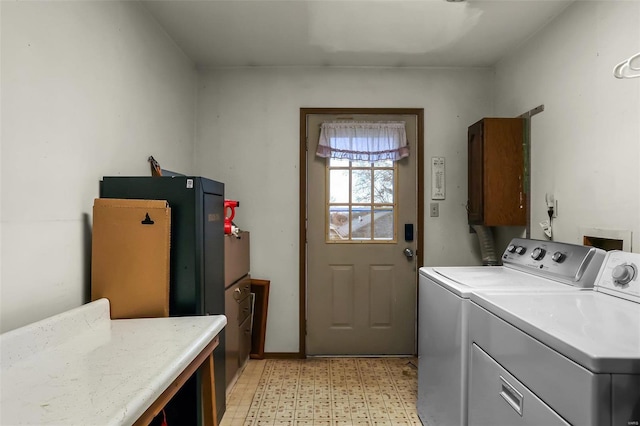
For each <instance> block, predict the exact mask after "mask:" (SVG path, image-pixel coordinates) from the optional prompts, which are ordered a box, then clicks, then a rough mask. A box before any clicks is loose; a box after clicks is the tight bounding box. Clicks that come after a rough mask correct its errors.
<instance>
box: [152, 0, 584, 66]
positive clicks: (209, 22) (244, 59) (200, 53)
mask: <svg viewBox="0 0 640 426" xmlns="http://www.w3.org/2000/svg"><path fill="white" fill-rule="evenodd" d="M571 1H572V0H534V1H531V0H491V1H482V0H477V1H476V0H468V1H466V2H460V3H449V2H447V1H445V0H360V1H355V0H204V1H203V0H199V1H191V0H160V1H155V0H154V1H149V0H144V1H143V4H144V6H145V7H146V8H147V9H148V10H149V12H151V14H152V15H153V16H154V17H155V19H157V21H158V22H159V23H160V25H161V26H162V27H164V29H165V30H166V31H167V33H168V34H169V36H170V37H171V38H173V40H175V42H176V43H177V44H178V46H180V48H182V50H183V51H184V52H185V53H186V54H187V55H188V56H189V57H190V58H191V59H192V60H193V61H194V62H195V63H196V64H197V65H198V67H201V68H209V67H246V66H359V67H362V66H365V67H486V66H492V65H494V64H495V63H496V62H498V61H499V60H500V59H501V58H502V57H503V56H504V55H505V54H507V53H509V52H511V51H513V50H514V49H516V48H517V47H518V46H519V45H520V44H521V43H522V42H524V41H525V40H526V39H527V38H529V37H530V36H532V35H533V34H534V33H536V32H537V31H539V30H540V29H541V28H543V27H544V26H545V25H546V24H547V23H548V22H549V21H550V20H552V19H553V18H554V17H555V16H557V15H558V14H559V13H561V12H562V11H563V10H564V9H565V8H566V7H567V6H568V5H569V4H570V3H571Z"/></svg>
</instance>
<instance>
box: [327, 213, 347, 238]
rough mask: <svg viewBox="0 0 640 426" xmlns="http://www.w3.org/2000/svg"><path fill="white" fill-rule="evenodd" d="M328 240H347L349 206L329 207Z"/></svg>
mask: <svg viewBox="0 0 640 426" xmlns="http://www.w3.org/2000/svg"><path fill="white" fill-rule="evenodd" d="M329 239H330V240H348V239H349V206H330V207H329Z"/></svg>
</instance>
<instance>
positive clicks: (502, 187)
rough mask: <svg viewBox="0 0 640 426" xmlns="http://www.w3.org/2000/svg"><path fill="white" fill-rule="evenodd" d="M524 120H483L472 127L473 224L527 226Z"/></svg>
mask: <svg viewBox="0 0 640 426" xmlns="http://www.w3.org/2000/svg"><path fill="white" fill-rule="evenodd" d="M523 142H524V119H522V118H484V119H482V120H480V121H478V122H477V123H475V124H473V125H471V126H470V127H469V132H468V149H469V151H468V155H469V174H468V178H469V200H468V202H467V215H468V220H469V224H470V225H485V226H526V224H527V199H526V193H525V181H524V149H523Z"/></svg>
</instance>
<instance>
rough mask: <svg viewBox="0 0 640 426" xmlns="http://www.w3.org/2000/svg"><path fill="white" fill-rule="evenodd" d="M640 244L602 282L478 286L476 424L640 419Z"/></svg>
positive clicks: (602, 425)
mask: <svg viewBox="0 0 640 426" xmlns="http://www.w3.org/2000/svg"><path fill="white" fill-rule="evenodd" d="M639 266H640V254H636V253H626V252H620V251H612V252H609V253H607V256H606V259H605V262H604V264H603V266H602V268H601V270H600V273H599V274H598V277H597V279H596V282H595V287H594V290H595V291H589V292H562V293H558V292H553V293H551V292H549V293H548V292H537V293H521V294H517V295H514V294H513V293H508V292H486V293H483V292H478V293H475V294H473V295H471V301H472V303H471V308H470V312H469V319H470V330H469V337H470V349H471V360H470V383H469V425H473V426H476V425H487V426H488V425H491V426H495V425H545V426H546V425H567V424H571V425H580V426H582V425H585V426H635V425H639V424H640V278H639V277H638V273H639V270H638V267H639Z"/></svg>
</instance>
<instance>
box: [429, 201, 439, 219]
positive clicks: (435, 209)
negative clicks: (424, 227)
mask: <svg viewBox="0 0 640 426" xmlns="http://www.w3.org/2000/svg"><path fill="white" fill-rule="evenodd" d="M439 206H440V205H439V204H438V203H431V205H430V206H429V211H430V214H429V216H431V217H438V216H440V207H439Z"/></svg>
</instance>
